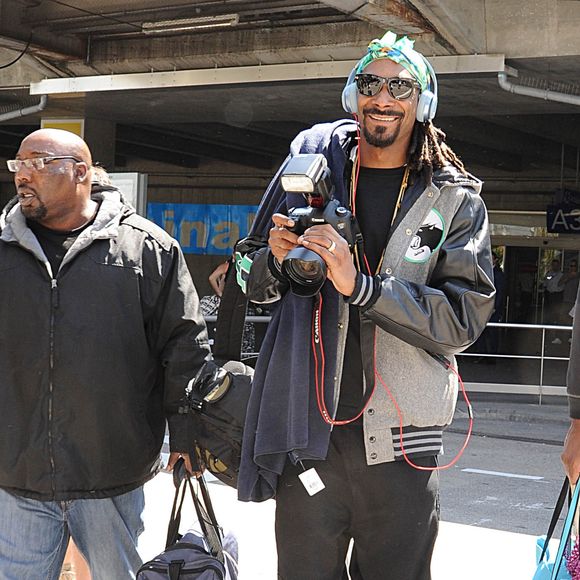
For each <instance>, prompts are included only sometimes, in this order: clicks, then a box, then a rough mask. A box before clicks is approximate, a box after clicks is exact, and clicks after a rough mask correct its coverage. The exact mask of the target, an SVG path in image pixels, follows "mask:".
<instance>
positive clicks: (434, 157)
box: [409, 121, 467, 183]
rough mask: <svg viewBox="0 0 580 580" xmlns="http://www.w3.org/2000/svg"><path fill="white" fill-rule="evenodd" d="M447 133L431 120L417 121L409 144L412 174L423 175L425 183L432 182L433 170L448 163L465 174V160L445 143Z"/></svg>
mask: <svg viewBox="0 0 580 580" xmlns="http://www.w3.org/2000/svg"><path fill="white" fill-rule="evenodd" d="M445 137H446V135H445V133H444V132H443V131H442V130H441V129H439V128H437V127H435V125H433V123H432V122H431V121H427V122H426V123H415V127H414V129H413V135H412V136H411V144H410V146H409V168H410V170H411V173H412V174H415V175H421V176H422V177H424V178H425V183H431V180H432V178H433V172H434V171H435V170H437V169H441V168H442V167H445V166H446V165H453V166H454V167H455V168H456V169H458V170H459V171H460V172H461V173H463V174H464V175H466V174H467V171H466V169H465V166H464V165H463V162H462V161H461V159H459V157H457V155H456V154H455V152H454V151H453V150H452V149H451V147H449V145H447V143H445Z"/></svg>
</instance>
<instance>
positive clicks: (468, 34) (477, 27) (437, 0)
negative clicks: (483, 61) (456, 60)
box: [408, 0, 487, 54]
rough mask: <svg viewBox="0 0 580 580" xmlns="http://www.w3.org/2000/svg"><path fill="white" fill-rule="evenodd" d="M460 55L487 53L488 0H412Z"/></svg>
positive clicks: (417, 8)
mask: <svg viewBox="0 0 580 580" xmlns="http://www.w3.org/2000/svg"><path fill="white" fill-rule="evenodd" d="M408 3H409V4H411V6H413V7H414V8H415V9H416V10H417V11H418V12H419V13H420V14H421V15H422V17H423V18H424V19H425V20H427V21H428V22H429V23H430V24H431V25H432V26H433V28H434V30H436V31H437V34H439V35H440V36H441V37H442V38H443V39H444V40H445V41H446V42H447V43H448V44H449V45H450V46H452V47H453V48H454V49H455V51H456V52H457V53H458V54H469V53H485V52H487V45H486V19H485V0H469V1H468V2H466V1H465V0H408Z"/></svg>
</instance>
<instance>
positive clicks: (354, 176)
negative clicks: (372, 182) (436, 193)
mask: <svg viewBox="0 0 580 580" xmlns="http://www.w3.org/2000/svg"><path fill="white" fill-rule="evenodd" d="M359 165H360V161H359V157H358V155H357V161H356V162H355V163H353V166H352V172H351V179H350V183H351V186H350V207H351V209H352V214H353V215H354V216H355V217H356V193H357V191H356V190H357V186H358V174H359V168H360V167H359ZM409 174H410V170H409V166H408V165H406V166H405V172H404V173H403V179H402V181H401V187H399V194H398V195H397V202H396V204H395V209H394V211H393V217H392V219H391V227H393V224H394V223H395V220H396V218H397V214H398V213H399V209H400V208H401V205H402V203H403V197H404V196H405V191H406V190H407V185H408V183H409ZM355 257H356V261H357V263H358V269H359V271H361V272H362V268H361V266H362V264H361V258H362V260H364V263H365V265H366V269H367V272H368V273H369V274H370V268H369V265H368V261H367V259H366V256H365V255H364V254H363V255H362V256H359V255H358V252H355ZM384 258H385V252H384V248H383V252H382V254H381V259H380V261H379V265H378V266H377V269H376V271H375V274H378V273H379V272H380V271H381V267H382V265H383V260H384Z"/></svg>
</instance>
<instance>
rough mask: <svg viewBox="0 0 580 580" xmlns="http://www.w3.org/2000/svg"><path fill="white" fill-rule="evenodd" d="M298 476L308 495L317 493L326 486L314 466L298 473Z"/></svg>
mask: <svg viewBox="0 0 580 580" xmlns="http://www.w3.org/2000/svg"><path fill="white" fill-rule="evenodd" d="M298 477H299V478H300V481H301V482H302V485H303V486H304V488H305V489H306V491H307V492H308V495H311V496H312V495H315V494H317V493H318V492H319V491H322V490H323V489H324V487H325V485H324V483H322V479H320V476H319V475H318V473H317V472H316V469H314V467H311V468H310V469H307V470H306V471H303V472H302V473H300V474H299V475H298Z"/></svg>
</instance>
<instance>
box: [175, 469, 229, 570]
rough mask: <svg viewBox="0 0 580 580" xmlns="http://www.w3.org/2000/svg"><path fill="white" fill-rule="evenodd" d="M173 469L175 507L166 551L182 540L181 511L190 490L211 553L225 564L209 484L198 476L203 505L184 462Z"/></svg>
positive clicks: (219, 529)
mask: <svg viewBox="0 0 580 580" xmlns="http://www.w3.org/2000/svg"><path fill="white" fill-rule="evenodd" d="M180 462H181V463H180ZM173 469H174V473H173V483H174V484H175V496H174V498H173V507H172V508H171V516H170V518H169V525H168V526H167V539H166V542H165V549H167V548H169V547H170V546H172V545H173V544H175V543H176V542H177V541H179V539H180V538H181V536H180V534H179V526H180V524H181V509H182V508H183V502H184V500H185V494H186V491H187V489H188V488H189V491H190V493H191V498H192V499H193V505H194V507H195V512H196V514H197V519H198V521H199V525H200V526H201V530H202V532H203V534H204V536H205V538H206V540H207V542H208V544H209V546H210V550H211V553H212V555H213V556H215V557H216V558H218V560H220V561H221V562H222V563H223V562H224V556H223V548H222V531H221V528H220V525H219V524H218V522H217V518H216V515H215V511H214V509H213V505H212V503H211V497H210V495H209V490H208V488H207V483H206V481H205V479H204V477H203V475H199V476H196V480H197V482H198V484H199V488H200V490H201V495H202V498H203V503H202V500H200V499H199V497H198V495H197V493H195V490H194V488H193V484H192V482H191V476H190V475H189V473H187V471H186V470H185V468H184V465H183V460H182V459H180V460H179V461H178V462H177V463H176V464H175V467H174V468H173Z"/></svg>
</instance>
